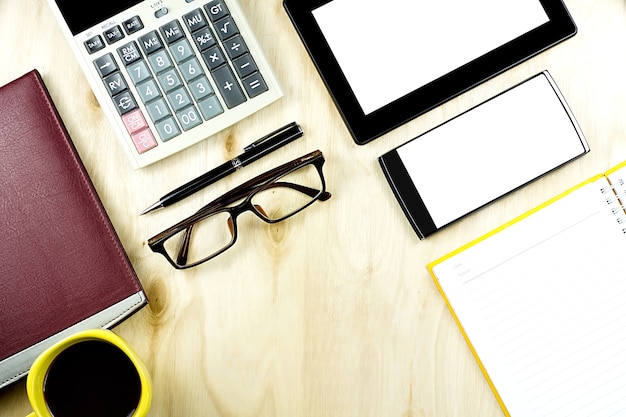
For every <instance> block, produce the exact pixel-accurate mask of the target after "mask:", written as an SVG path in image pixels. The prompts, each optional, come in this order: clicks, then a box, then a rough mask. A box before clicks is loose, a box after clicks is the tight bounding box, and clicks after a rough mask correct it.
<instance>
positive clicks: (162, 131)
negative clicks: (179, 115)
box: [154, 117, 180, 142]
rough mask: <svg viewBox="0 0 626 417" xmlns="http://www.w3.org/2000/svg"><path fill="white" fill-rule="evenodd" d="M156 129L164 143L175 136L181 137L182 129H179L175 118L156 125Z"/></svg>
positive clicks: (169, 118)
mask: <svg viewBox="0 0 626 417" xmlns="http://www.w3.org/2000/svg"><path fill="white" fill-rule="evenodd" d="M154 127H156V130H157V133H158V134H159V137H160V138H161V140H163V142H167V141H168V140H170V139H172V138H173V137H174V136H178V135H180V128H179V127H178V124H176V120H175V119H174V118H173V117H168V118H167V119H165V120H163V121H160V122H158V123H156V124H155V125H154Z"/></svg>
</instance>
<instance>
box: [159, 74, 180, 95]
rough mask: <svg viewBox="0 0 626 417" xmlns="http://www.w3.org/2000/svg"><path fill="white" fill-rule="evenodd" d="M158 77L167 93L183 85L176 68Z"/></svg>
mask: <svg viewBox="0 0 626 417" xmlns="http://www.w3.org/2000/svg"><path fill="white" fill-rule="evenodd" d="M158 79H159V84H161V87H163V90H165V92H166V93H167V92H170V91H172V90H174V89H176V88H178V87H180V86H181V85H183V82H182V81H181V79H180V76H179V75H178V73H177V72H176V70H175V69H174V68H172V69H171V70H169V71H167V72H164V73H163V74H161V75H159V76H158Z"/></svg>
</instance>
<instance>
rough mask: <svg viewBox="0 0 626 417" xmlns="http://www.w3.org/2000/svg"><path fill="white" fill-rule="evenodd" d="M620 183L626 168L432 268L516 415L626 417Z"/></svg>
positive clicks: (503, 401)
mask: <svg viewBox="0 0 626 417" xmlns="http://www.w3.org/2000/svg"><path fill="white" fill-rule="evenodd" d="M622 177H623V178H626V162H624V163H622V164H620V165H618V166H616V167H614V168H611V169H610V170H608V171H607V172H606V173H605V174H599V175H596V176H594V177H592V178H589V179H588V180H586V181H584V182H582V183H580V184H578V185H576V186H574V187H572V188H570V189H568V190H566V191H565V192H563V193H561V194H559V195H557V196H555V197H553V198H552V199H550V200H548V201H546V202H544V203H543V204H541V205H539V206H538V207H536V208H534V209H532V210H530V211H528V212H526V213H524V214H522V215H521V216H519V217H517V218H515V219H513V220H511V221H510V222H507V223H505V224H503V225H502V226H500V227H498V228H496V229H495V230H493V231H491V232H489V233H487V234H486V235H484V236H482V237H480V238H478V239H476V240H474V241H472V242H470V243H468V244H466V245H464V246H462V247H460V248H459V249H457V250H455V251H453V252H451V253H449V254H447V255H445V256H443V257H442V258H440V259H438V260H436V261H434V262H432V263H430V264H429V265H428V266H427V267H428V270H429V272H430V274H431V276H432V278H433V280H434V281H435V284H436V285H437V288H438V289H439V291H440V293H441V294H442V296H443V298H444V300H445V302H446V304H447V306H448V308H449V310H450V311H451V313H452V315H453V317H454V319H455V321H456V323H457V324H458V326H459V328H460V330H461V332H462V334H463V337H464V338H465V340H466V342H467V343H468V345H469V347H470V349H471V351H472V353H473V355H474V357H475V358H476V360H477V362H478V364H479V366H480V368H481V370H482V372H483V374H484V375H485V377H486V379H487V382H488V383H489V385H490V386H491V388H492V390H493V392H494V394H495V395H496V398H497V400H498V402H499V403H500V405H501V407H502V410H503V411H504V413H505V415H507V416H513V417H516V416H524V417H527V416H550V417H554V416H559V415H563V416H565V415H581V416H588V415H592V413H593V412H598V413H599V414H598V415H614V413H620V412H621V413H626V396H624V395H623V393H622V391H623V390H621V389H619V386H622V387H623V386H624V385H626V355H624V352H626V337H623V336H620V335H621V334H626V303H624V302H623V300H624V298H623V297H624V296H625V295H626V283H624V282H626V280H624V279H623V278H624V274H623V272H622V269H621V268H622V266H621V259H622V258H623V254H625V253H626V235H625V234H624V233H625V231H624V230H623V229H624V226H623V225H622V224H621V222H622V221H623V220H622V219H623V218H624V217H625V216H624V211H623V207H622V206H621V203H620V202H619V199H618V197H619V195H620V193H622V192H624V191H625V190H626V187H623V183H624V182H623V181H622V180H621V178H622ZM607 289H610V291H609V293H608V295H607ZM576 372H577V374H576ZM601 372H604V374H602V373H601ZM618 384H624V385H618ZM606 404H610V405H606ZM576 413H579V414H576Z"/></svg>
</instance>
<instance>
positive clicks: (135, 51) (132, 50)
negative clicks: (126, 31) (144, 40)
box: [117, 41, 141, 66]
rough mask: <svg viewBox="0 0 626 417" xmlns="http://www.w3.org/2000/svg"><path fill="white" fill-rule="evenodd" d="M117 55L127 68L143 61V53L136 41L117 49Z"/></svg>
mask: <svg viewBox="0 0 626 417" xmlns="http://www.w3.org/2000/svg"><path fill="white" fill-rule="evenodd" d="M117 53H118V54H119V56H120V58H121V59H122V62H123V63H124V65H126V66H128V65H130V64H132V63H133V62H136V61H139V60H140V59H141V53H140V52H139V48H138V47H137V44H136V43H135V41H132V42H129V43H127V44H126V45H123V46H121V47H119V48H117Z"/></svg>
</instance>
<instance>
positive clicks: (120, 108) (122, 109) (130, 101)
mask: <svg viewBox="0 0 626 417" xmlns="http://www.w3.org/2000/svg"><path fill="white" fill-rule="evenodd" d="M113 103H114V104H115V107H116V108H117V112H118V113H119V114H120V115H124V114H126V113H128V112H129V111H131V110H135V109H136V108H137V102H136V101H135V98H134V97H133V95H132V94H131V93H130V92H128V91H125V92H123V93H121V94H118V95H116V96H115V97H113Z"/></svg>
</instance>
